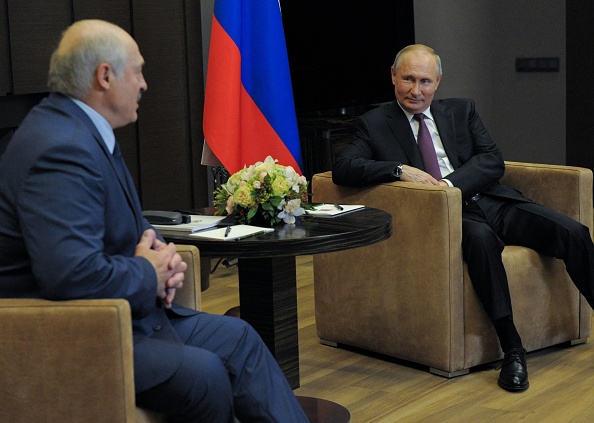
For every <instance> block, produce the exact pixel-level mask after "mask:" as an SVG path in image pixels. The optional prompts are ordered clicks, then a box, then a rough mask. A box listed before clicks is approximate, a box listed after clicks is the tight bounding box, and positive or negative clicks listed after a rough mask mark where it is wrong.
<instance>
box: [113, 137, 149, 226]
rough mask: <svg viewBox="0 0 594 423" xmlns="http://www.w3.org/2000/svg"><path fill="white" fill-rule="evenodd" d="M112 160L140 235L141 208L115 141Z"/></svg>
mask: <svg viewBox="0 0 594 423" xmlns="http://www.w3.org/2000/svg"><path fill="white" fill-rule="evenodd" d="M113 159H114V162H115V169H116V172H117V174H118V178H119V179H120V183H121V184H122V187H123V188H124V193H125V194H126V199H127V200H128V204H129V205H130V208H131V209H132V211H133V213H134V219H135V220H136V225H137V228H138V231H139V233H140V231H141V229H142V226H141V223H140V222H141V219H140V218H139V215H140V213H141V210H142V208H141V206H140V201H139V200H138V195H137V194H136V188H135V187H134V182H133V181H132V177H131V176H130V173H129V172H128V168H127V167H126V163H124V158H123V157H122V151H121V150H120V145H119V144H118V142H117V141H116V143H115V147H114V150H113Z"/></svg>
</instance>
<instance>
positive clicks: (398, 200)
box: [312, 172, 464, 368]
mask: <svg viewBox="0 0 594 423" xmlns="http://www.w3.org/2000/svg"><path fill="white" fill-rule="evenodd" d="M312 192H313V198H314V201H315V202H332V203H344V204H364V205H365V206H367V207H375V208H378V209H381V210H384V211H386V212H388V213H390V214H391V215H392V219H393V220H392V222H393V227H394V234H393V235H392V237H391V238H389V239H387V240H386V241H383V242H380V243H378V244H374V245H371V246H368V247H363V248H358V249H354V250H347V251H341V252H339V253H329V254H319V255H315V256H314V258H313V260H314V272H315V274H314V276H315V280H316V283H315V284H314V285H315V290H316V293H315V294H316V316H317V317H319V318H316V325H317V328H318V334H319V335H320V334H321V335H322V336H321V337H322V338H324V339H330V340H333V341H336V342H338V343H345V344H348V345H353V346H356V347H362V348H366V349H370V350H372V351H377V352H380V353H390V351H388V350H386V345H385V342H383V337H382V336H377V335H378V334H377V333H374V328H372V327H366V328H365V330H360V331H358V333H355V332H350V333H345V332H343V331H341V330H340V327H348V326H349V325H348V324H341V323H336V324H335V322H336V321H337V320H340V319H343V320H345V319H351V318H354V317H351V316H352V315H353V314H352V313H350V312H346V313H345V310H356V313H355V315H356V316H357V317H356V319H357V320H358V321H360V322H361V321H363V322H377V321H386V320H388V321H389V322H391V321H393V324H389V322H388V323H387V326H388V327H390V328H393V331H391V332H390V337H392V339H393V340H394V343H396V344H397V343H399V342H402V345H407V346H410V349H408V350H407V351H403V352H402V354H401V355H400V358H403V359H407V360H410V361H418V360H419V359H420V357H419V356H418V355H419V354H420V355H424V354H427V353H428V351H426V350H422V349H417V348H415V345H411V337H410V333H411V331H413V332H414V333H418V334H425V335H424V336H431V343H433V344H435V345H436V348H441V349H445V350H448V349H449V348H450V345H453V346H454V348H463V345H464V342H463V336H464V327H463V324H462V323H461V322H462V321H463V319H462V314H463V308H464V307H463V294H464V286H463V284H462V283H460V281H461V280H462V275H463V261H462V251H461V248H462V247H461V245H462V218H461V216H462V194H461V192H460V190H459V189H457V188H448V187H433V186H425V185H420V184H410V183H406V182H391V183H385V184H379V185H374V186H371V187H365V188H350V187H343V186H338V185H335V184H334V183H333V182H332V173H331V172H325V173H321V174H316V175H314V177H313V179H312ZM352 269H357V274H358V275H359V276H360V277H359V276H356V277H353V274H352ZM365 278H368V281H369V283H366V282H365V280H364V279H365ZM337 293H339V294H338V295H337ZM402 293H407V295H403V294H402ZM408 294H410V295H408ZM335 297H338V298H341V302H340V304H337V302H335V301H333V300H332V299H333V298H335ZM322 303H323V304H322ZM319 310H324V312H325V313H326V315H325V316H318V314H319ZM420 310H426V311H428V310H431V312H426V313H423V316H424V317H423V319H416V318H415V316H416V315H417V314H418V313H419V311H420ZM328 316H332V318H331V319H330V318H326V317H328ZM444 322H456V324H453V325H451V326H448V327H445V328H444ZM436 328H440V330H437V329H436ZM419 336H420V337H422V336H421V335H419ZM420 337H417V338H415V339H414V341H413V342H418V343H419V345H423V344H424V343H426V342H427V340H426V339H420ZM407 354H410V356H409V355H407ZM415 354H416V355H417V356H415ZM461 355H463V354H461ZM448 359H451V358H448ZM431 360H432V359H431V358H430V357H425V358H421V362H426V361H428V362H430V363H431V365H433V366H435V367H439V368H445V367H444V365H443V363H441V362H437V361H436V362H432V361H431ZM458 364H459V365H461V364H460V363H458Z"/></svg>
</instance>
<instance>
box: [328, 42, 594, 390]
mask: <svg viewBox="0 0 594 423" xmlns="http://www.w3.org/2000/svg"><path fill="white" fill-rule="evenodd" d="M391 71H392V83H393V84H394V87H395V96H396V101H394V102H392V103H390V104H385V105H383V106H380V107H378V108H376V109H374V110H372V111H370V112H367V113H366V114H364V115H362V116H361V117H360V118H359V119H358V121H357V131H356V135H355V137H354V140H353V141H352V142H351V143H350V145H349V146H348V147H346V149H345V150H344V151H343V152H342V154H341V155H340V156H339V157H338V159H337V160H336V162H335V164H334V166H333V169H332V170H333V174H332V176H333V180H334V182H335V183H336V184H339V185H350V186H364V185H370V184H377V183H382V182H389V181H398V180H400V181H405V182H411V183H420V184H430V185H443V186H450V187H457V188H459V189H460V190H461V191H462V199H463V201H464V205H463V209H462V251H463V255H464V260H465V261H466V263H467V264H468V273H469V275H470V278H471V279H472V283H473V286H474V289H475V291H476V292H477V294H478V297H479V298H480V301H481V303H482V304H483V306H484V308H485V310H486V312H487V314H488V316H489V318H490V319H491V321H492V322H493V325H494V327H495V330H496V332H497V335H498V338H499V341H500V345H501V348H502V350H503V352H504V354H505V357H504V360H503V364H502V368H501V373H500V375H499V379H498V384H499V386H500V387H502V388H503V389H506V390H508V391H524V390H526V389H528V386H529V382H528V370H527V365H526V351H525V349H524V347H523V346H522V340H521V338H520V335H519V334H518V332H517V330H516V327H515V324H514V320H513V312H512V304H511V300H510V292H509V287H508V283H507V276H506V273H505V269H504V267H503V262H502V258H501V253H502V251H503V248H504V246H505V245H507V244H514V245H521V246H526V247H529V248H532V249H534V250H536V251H538V252H539V253H541V254H544V255H548V256H552V257H557V258H560V259H563V260H564V261H565V265H566V268H567V272H568V274H569V276H570V277H571V279H572V280H573V282H574V283H575V285H576V286H577V287H578V289H579V290H580V292H581V293H582V294H583V295H584V297H585V298H586V299H587V300H588V302H589V304H590V306H592V305H594V291H593V287H594V246H593V244H592V239H591V238H590V233H589V230H588V228H587V227H585V226H584V225H582V224H581V223H579V222H576V221H574V220H573V219H570V218H569V217H567V216H564V215H561V214H559V213H556V212H554V211H552V210H549V209H547V208H545V207H543V206H541V205H539V204H536V203H534V202H533V201H531V200H530V199H528V198H526V197H524V196H523V195H522V194H521V193H519V192H518V191H516V190H514V189H512V188H510V187H507V186H504V185H501V184H500V183H499V179H500V178H501V177H502V176H503V173H504V170H505V165H504V161H503V157H502V154H501V151H500V150H499V148H498V147H497V145H496V144H495V142H494V141H493V140H492V139H491V137H490V135H489V134H488V132H487V130H486V129H485V127H484V126H483V123H482V121H481V119H480V117H479V115H478V113H477V111H476V110H475V106H474V102H473V101H472V100H469V99H444V100H433V97H434V95H435V91H436V90H437V87H438V86H439V83H440V81H441V77H442V69H441V60H440V58H439V56H438V55H437V54H436V53H435V51H433V49H431V48H429V47H427V46H424V45H420V44H416V45H411V46H408V47H405V48H404V49H403V50H401V51H400V52H399V53H398V54H397V56H396V59H395V61H394V64H393V66H392V68H391ZM395 254H396V253H395ZM427 260H431V257H427Z"/></svg>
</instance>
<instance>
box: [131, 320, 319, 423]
mask: <svg viewBox="0 0 594 423" xmlns="http://www.w3.org/2000/svg"><path fill="white" fill-rule="evenodd" d="M170 322H171V324H172V325H173V328H174V330H175V331H176V333H177V334H178V336H179V338H180V341H181V342H183V343H184V344H185V347H184V355H183V360H182V363H181V365H180V367H179V368H178V370H177V372H176V373H175V374H174V376H173V377H171V378H170V379H169V380H167V381H165V382H164V383H162V384H160V385H157V386H155V387H153V388H151V389H148V390H146V391H144V392H140V393H137V395H136V401H137V404H138V405H139V406H141V407H146V408H148V409H151V410H155V411H158V412H161V413H165V414H167V415H168V416H170V421H172V422H179V423H181V422H184V423H190V422H221V423H226V422H229V423H232V422H234V417H236V418H237V419H238V420H239V421H242V422H283V423H284V422H288V423H289V422H295V423H304V422H308V419H307V417H306V416H305V414H304V412H303V410H302V408H301V406H300V405H299V402H298V401H297V399H296V397H295V395H294V394H293V391H292V390H291V387H290V386H289V384H288V382H287V380H286V378H285V376H284V374H283V373H282V371H281V369H280V367H279V366H278V364H277V362H276V360H275V359H274V357H273V356H272V354H271V353H270V351H269V350H268V348H267V347H266V345H265V344H264V343H263V341H262V339H261V338H260V336H259V335H258V334H257V333H256V331H255V330H254V329H253V328H252V327H251V326H250V325H249V324H247V323H246V322H245V321H243V320H241V319H238V318H235V317H229V316H219V315H212V314H208V313H198V314H197V315H193V316H190V317H177V318H173V319H171V320H170Z"/></svg>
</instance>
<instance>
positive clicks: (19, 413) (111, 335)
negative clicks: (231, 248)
mask: <svg viewBox="0 0 594 423" xmlns="http://www.w3.org/2000/svg"><path fill="white" fill-rule="evenodd" d="M177 249H178V252H179V253H180V254H181V255H182V257H183V259H184V261H186V263H188V270H187V271H186V278H185V283H184V288H183V289H181V290H179V291H178V293H177V295H176V302H178V303H179V304H182V305H185V306H186V307H191V308H196V309H198V308H199V307H200V299H201V297H200V295H201V294H200V293H201V290H200V257H199V253H198V249H197V248H196V247H194V246H185V245H178V246H177ZM0 327H1V328H2V329H1V330H0V333H1V336H0V398H1V400H0V421H2V422H12V423H16V422H23V423H31V422H48V423H49V422H58V421H63V422H77V423H90V422H93V423H94V422H105V423H114V422H118V423H120V422H121V423H132V422H137V423H141V422H142V423H156V422H164V421H165V419H164V417H163V416H160V415H157V414H155V413H151V412H148V411H146V410H142V409H140V408H137V407H136V406H135V397H134V372H133V362H132V321H131V316H130V306H129V304H128V302H127V301H125V300H76V301H47V300H36V299H0Z"/></svg>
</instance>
